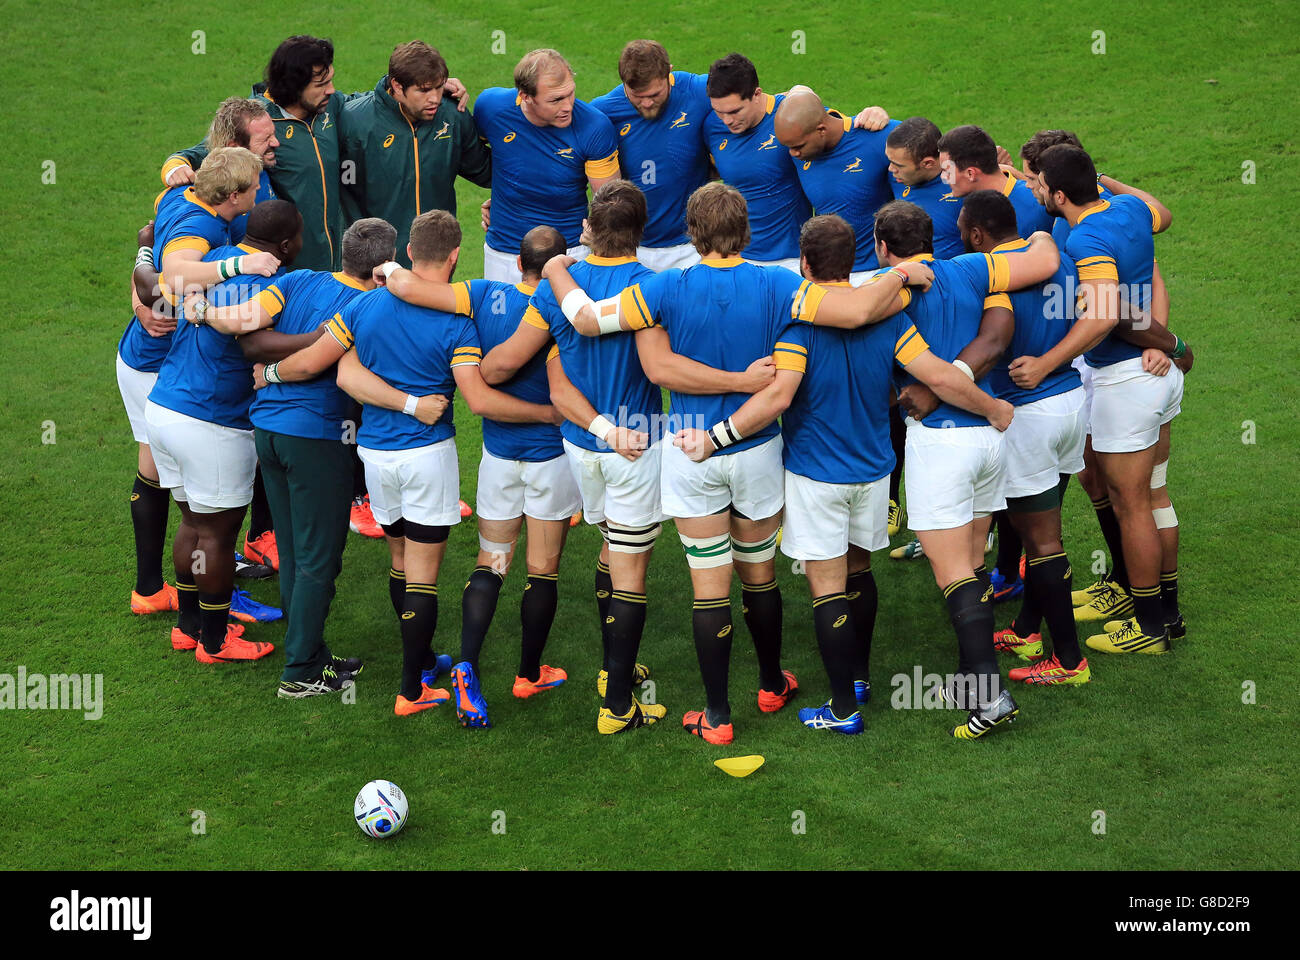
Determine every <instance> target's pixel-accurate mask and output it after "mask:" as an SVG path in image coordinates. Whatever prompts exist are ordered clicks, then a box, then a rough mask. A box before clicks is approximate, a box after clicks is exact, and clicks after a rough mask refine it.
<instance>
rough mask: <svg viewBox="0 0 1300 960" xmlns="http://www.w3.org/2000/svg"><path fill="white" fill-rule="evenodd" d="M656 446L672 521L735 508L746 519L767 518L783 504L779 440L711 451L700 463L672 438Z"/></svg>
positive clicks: (668, 510) (775, 512) (782, 468)
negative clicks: (736, 449) (736, 448)
mask: <svg viewBox="0 0 1300 960" xmlns="http://www.w3.org/2000/svg"><path fill="white" fill-rule="evenodd" d="M659 446H660V447H661V448H662V449H663V454H662V463H663V468H662V473H661V474H660V477H661V480H660V483H661V487H662V490H663V504H664V513H666V514H668V516H670V517H708V516H712V515H713V514H715V513H718V512H719V511H721V510H725V509H727V507H730V506H734V507H735V508H736V510H738V511H739V512H740V513H742V514H744V515H745V516H746V517H748V518H749V519H750V520H766V519H767V518H768V517H773V516H776V514H778V513H780V512H781V507H782V506H784V505H785V483H784V479H783V476H782V475H783V473H784V467H783V466H782V465H781V450H782V442H781V438H780V437H779V436H776V437H773V438H772V439H771V440H768V441H766V442H764V443H760V444H759V445H758V446H756V447H749V448H747V449H745V450H740V451H737V452H736V453H726V454H724V453H722V452H718V453H715V454H713V456H711V457H709V458H708V459H707V460H705V461H704V462H703V463H696V462H695V461H694V460H692V459H691V458H690V457H688V456H686V454H685V453H683V452H682V450H681V448H680V447H676V446H673V438H672V437H670V436H666V437H664V438H663V440H662V441H661V442H660V444H659Z"/></svg>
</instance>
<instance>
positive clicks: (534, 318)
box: [524, 303, 551, 331]
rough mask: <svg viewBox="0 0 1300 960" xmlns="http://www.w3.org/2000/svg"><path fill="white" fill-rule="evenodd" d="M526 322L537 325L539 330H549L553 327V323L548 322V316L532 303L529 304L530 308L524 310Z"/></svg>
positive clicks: (533, 325)
mask: <svg viewBox="0 0 1300 960" xmlns="http://www.w3.org/2000/svg"><path fill="white" fill-rule="evenodd" d="M524 323H526V324H528V325H529V326H530V327H536V328H537V329H538V330H548V331H549V330H550V329H551V325H550V324H549V323H547V322H546V318H545V317H543V316H542V314H541V312H540V311H539V310H538V309H537V308H536V307H534V306H533V305H532V304H531V303H530V304H529V305H528V309H527V310H525V311H524Z"/></svg>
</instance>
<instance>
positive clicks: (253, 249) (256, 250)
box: [235, 243, 262, 253]
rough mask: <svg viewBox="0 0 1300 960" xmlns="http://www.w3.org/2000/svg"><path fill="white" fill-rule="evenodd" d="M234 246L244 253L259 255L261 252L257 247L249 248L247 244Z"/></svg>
mask: <svg viewBox="0 0 1300 960" xmlns="http://www.w3.org/2000/svg"><path fill="white" fill-rule="evenodd" d="M235 246H236V247H238V248H239V249H240V250H243V251H244V252H245V253H261V252H262V251H261V250H259V249H257V247H250V246H249V245H248V244H246V243H237V244H235Z"/></svg>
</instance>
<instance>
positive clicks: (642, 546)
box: [605, 520, 662, 553]
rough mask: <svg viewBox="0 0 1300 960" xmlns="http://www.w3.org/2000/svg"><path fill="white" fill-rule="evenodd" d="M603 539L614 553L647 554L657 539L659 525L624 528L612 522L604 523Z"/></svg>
mask: <svg viewBox="0 0 1300 960" xmlns="http://www.w3.org/2000/svg"><path fill="white" fill-rule="evenodd" d="M605 527H606V531H605V539H606V541H607V542H608V543H609V549H610V550H611V551H612V552H614V553H648V552H649V551H650V550H651V548H653V547H654V545H655V540H656V539H658V537H659V531H660V529H662V528H661V526H660V524H657V523H652V524H650V525H649V526H646V527H626V526H624V525H623V524H621V523H614V522H613V521H612V520H610V521H606V523H605Z"/></svg>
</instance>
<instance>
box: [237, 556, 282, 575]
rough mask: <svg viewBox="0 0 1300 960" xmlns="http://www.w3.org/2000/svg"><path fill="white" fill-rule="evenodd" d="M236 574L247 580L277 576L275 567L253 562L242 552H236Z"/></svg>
mask: <svg viewBox="0 0 1300 960" xmlns="http://www.w3.org/2000/svg"><path fill="white" fill-rule="evenodd" d="M235 576H237V577H243V578H244V579H245V580H265V579H267V578H268V577H273V576H275V568H274V567H268V566H267V565H266V564H264V563H253V561H251V560H249V559H248V558H247V557H245V556H244V555H243V554H242V553H236V554H235Z"/></svg>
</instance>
